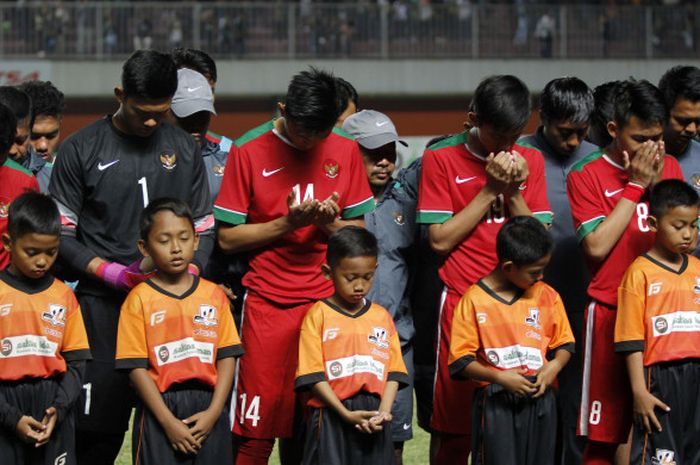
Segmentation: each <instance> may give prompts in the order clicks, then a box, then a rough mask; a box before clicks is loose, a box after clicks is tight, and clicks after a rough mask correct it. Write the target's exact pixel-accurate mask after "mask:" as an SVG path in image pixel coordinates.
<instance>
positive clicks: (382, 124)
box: [374, 121, 389, 128]
mask: <svg viewBox="0 0 700 465" xmlns="http://www.w3.org/2000/svg"><path fill="white" fill-rule="evenodd" d="M388 123H389V122H388V121H381V122H380V121H377V122H376V123H374V124H376V125H377V127H378V128H381V127H382V126H384V125H385V124H388Z"/></svg>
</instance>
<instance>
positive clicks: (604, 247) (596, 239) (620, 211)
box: [583, 198, 637, 261]
mask: <svg viewBox="0 0 700 465" xmlns="http://www.w3.org/2000/svg"><path fill="white" fill-rule="evenodd" d="M636 208H637V204H636V203H634V202H632V201H631V200H629V199H626V198H622V199H620V201H619V202H617V205H615V208H613V211H612V212H610V215H608V216H607V217H606V218H605V219H604V220H603V222H602V223H600V224H599V225H598V227H597V228H595V230H594V231H593V232H591V233H590V234H589V235H587V236H586V237H584V238H583V250H584V252H586V255H587V256H589V257H590V258H592V259H593V260H596V261H600V260H603V259H604V258H605V257H607V256H608V254H609V253H610V251H611V250H612V249H613V248H614V247H615V244H617V241H619V240H620V237H622V234H623V233H624V232H625V229H626V228H627V225H628V224H629V222H630V220H631V219H632V216H633V215H634V211H635V209H636Z"/></svg>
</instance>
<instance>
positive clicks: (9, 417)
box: [0, 394, 23, 433]
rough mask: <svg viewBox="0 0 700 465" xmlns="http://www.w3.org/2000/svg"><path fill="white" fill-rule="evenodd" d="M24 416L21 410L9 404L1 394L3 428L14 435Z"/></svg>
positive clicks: (0, 421) (0, 411) (0, 408)
mask: <svg viewBox="0 0 700 465" xmlns="http://www.w3.org/2000/svg"><path fill="white" fill-rule="evenodd" d="M22 415H23V414H22V412H21V411H20V409H18V408H17V407H16V406H14V405H12V404H10V403H8V402H7V401H6V400H5V397H4V396H3V395H1V394H0V426H2V428H4V429H5V430H7V431H11V432H13V433H14V431H15V429H16V428H17V423H18V422H19V420H20V418H22Z"/></svg>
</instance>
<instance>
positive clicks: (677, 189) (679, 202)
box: [649, 179, 700, 220]
mask: <svg viewBox="0 0 700 465" xmlns="http://www.w3.org/2000/svg"><path fill="white" fill-rule="evenodd" d="M698 202H700V198H699V197H698V193H697V192H695V189H693V188H692V187H691V186H690V185H689V184H688V183H686V182H683V181H681V180H680V179H666V180H664V181H661V182H659V183H658V184H656V185H655V186H654V188H653V189H652V190H651V195H650V196H649V213H650V214H651V215H652V216H653V217H655V218H656V219H657V220H658V219H660V218H661V217H662V216H663V215H664V214H665V213H666V212H667V211H668V210H670V209H671V208H676V207H697V206H698Z"/></svg>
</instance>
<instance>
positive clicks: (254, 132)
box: [235, 121, 275, 147]
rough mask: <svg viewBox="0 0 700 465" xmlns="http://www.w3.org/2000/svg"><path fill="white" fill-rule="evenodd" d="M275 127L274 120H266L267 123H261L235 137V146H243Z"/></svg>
mask: <svg viewBox="0 0 700 465" xmlns="http://www.w3.org/2000/svg"><path fill="white" fill-rule="evenodd" d="M274 127H275V122H274V121H268V122H267V123H263V124H261V125H260V126H258V127H257V128H254V129H251V130H250V131H248V132H246V133H245V134H243V135H242V136H241V137H239V138H238V139H236V142H235V143H236V147H243V145H245V144H247V143H248V142H250V141H251V140H253V139H257V138H258V137H260V136H262V135H263V134H265V133H266V132H268V131H272V130H273V129H274Z"/></svg>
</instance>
